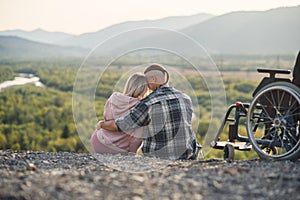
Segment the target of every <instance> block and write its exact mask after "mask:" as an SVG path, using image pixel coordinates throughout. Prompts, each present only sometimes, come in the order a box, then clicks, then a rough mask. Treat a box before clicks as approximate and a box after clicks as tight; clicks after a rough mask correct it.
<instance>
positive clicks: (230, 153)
mask: <svg viewBox="0 0 300 200" xmlns="http://www.w3.org/2000/svg"><path fill="white" fill-rule="evenodd" d="M223 157H224V160H226V161H233V160H234V147H233V146H232V145H231V144H226V145H225V147H224V155H223Z"/></svg>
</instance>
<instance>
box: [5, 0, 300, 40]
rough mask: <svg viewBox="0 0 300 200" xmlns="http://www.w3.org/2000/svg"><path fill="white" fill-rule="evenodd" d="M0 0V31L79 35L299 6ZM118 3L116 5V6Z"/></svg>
mask: <svg viewBox="0 0 300 200" xmlns="http://www.w3.org/2000/svg"><path fill="white" fill-rule="evenodd" d="M220 2H221V1H220V0H211V1H209V2H207V1H204V0H187V1H180V0H173V1H172V0H164V1H159V0H152V1H146V0H124V1H117V0H111V1H109V2H107V1H103V0H86V1H83V0H79V1H76V2H74V1H71V0H64V1H59V0H44V1H39V0H27V1H22V0H1V1H0V31H5V30H15V29H21V30H25V31H33V30H36V29H43V30H45V31H49V32H64V33H68V34H73V35H80V34H83V33H88V32H95V31H99V30H101V29H103V28H106V27H109V26H111V25H114V24H118V23H122V22H126V21H139V20H155V19H161V18H165V17H171V16H190V15H196V14H201V13H207V14H212V15H222V14H226V13H229V12H234V11H264V10H270V9H274V8H278V7H292V6H298V5H300V0H277V1H273V0H265V1H259V0H253V1H240V0H228V1H226V3H224V2H222V3H220ZM117 4H119V5H118V6H116V5H117Z"/></svg>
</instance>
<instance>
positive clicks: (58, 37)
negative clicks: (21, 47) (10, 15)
mask: <svg viewBox="0 0 300 200" xmlns="http://www.w3.org/2000/svg"><path fill="white" fill-rule="evenodd" d="M0 36H17V37H20V38H24V39H28V40H32V41H36V42H42V43H48V44H57V43H59V42H60V41H62V40H66V39H67V38H70V37H72V36H73V35H71V34H67V33H63V32H48V31H45V30H42V29H36V30H33V31H23V30H8V31H0Z"/></svg>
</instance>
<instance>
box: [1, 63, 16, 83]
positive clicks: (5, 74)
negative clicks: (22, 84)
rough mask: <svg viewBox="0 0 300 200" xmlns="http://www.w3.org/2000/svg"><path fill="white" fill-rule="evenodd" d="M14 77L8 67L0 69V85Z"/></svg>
mask: <svg viewBox="0 0 300 200" xmlns="http://www.w3.org/2000/svg"><path fill="white" fill-rule="evenodd" d="M13 77H14V72H13V70H12V69H11V68H10V67H9V66H1V67H0V83H1V82H3V81H7V80H10V79H12V78H13Z"/></svg>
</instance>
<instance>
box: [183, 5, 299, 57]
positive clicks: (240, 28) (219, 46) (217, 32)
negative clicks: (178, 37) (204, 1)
mask: <svg viewBox="0 0 300 200" xmlns="http://www.w3.org/2000/svg"><path fill="white" fill-rule="evenodd" d="M299 19H300V6H297V7H288V8H278V9H272V10H268V11H261V12H233V13H229V14H225V15H221V16H217V17H214V18H212V19H209V20H207V21H204V22H203V23H198V24H196V25H192V26H190V27H188V28H185V29H182V30H181V32H183V33H185V34H187V35H189V36H191V37H192V38H194V39H195V40H196V41H198V42H199V43H201V44H202V45H204V46H205V47H206V48H207V49H208V50H209V52H214V53H221V54H224V53H225V54H226V53H227V54H261V53H262V54H280V53H295V52H298V51H299V49H300V23H299Z"/></svg>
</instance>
